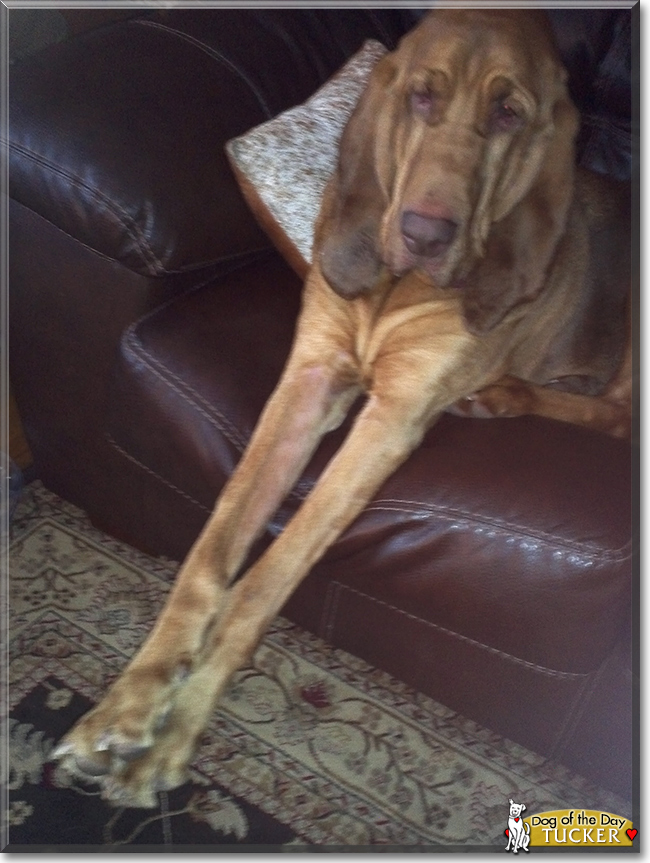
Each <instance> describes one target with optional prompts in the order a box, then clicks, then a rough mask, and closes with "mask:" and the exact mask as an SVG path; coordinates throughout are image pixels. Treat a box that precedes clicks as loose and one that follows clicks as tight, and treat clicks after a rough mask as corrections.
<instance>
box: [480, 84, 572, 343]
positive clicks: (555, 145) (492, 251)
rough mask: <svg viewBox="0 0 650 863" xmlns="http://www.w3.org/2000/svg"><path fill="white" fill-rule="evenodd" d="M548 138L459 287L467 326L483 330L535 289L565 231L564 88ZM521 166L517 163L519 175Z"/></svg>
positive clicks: (568, 170) (567, 147) (568, 147)
mask: <svg viewBox="0 0 650 863" xmlns="http://www.w3.org/2000/svg"><path fill="white" fill-rule="evenodd" d="M552 119H553V127H552V128H553V131H552V135H551V137H550V140H547V141H545V142H544V141H540V142H538V144H536V145H535V146H536V147H538V148H542V149H541V150H538V153H539V154H540V155H541V159H540V156H539V155H537V154H534V153H528V154H527V158H526V162H527V163H528V169H530V165H531V164H534V162H535V156H536V155H537V161H541V165H540V167H539V168H538V169H537V166H535V168H536V176H535V178H534V180H533V181H532V184H531V186H530V188H529V189H528V191H526V192H524V194H523V197H522V198H521V200H519V202H518V203H515V204H514V206H513V207H512V208H511V209H510V210H509V212H507V213H506V215H504V216H503V217H501V218H499V219H498V221H495V222H494V224H493V225H492V226H491V229H490V232H489V234H488V237H487V241H486V244H485V254H484V255H483V257H482V258H481V259H480V260H479V262H478V263H477V265H476V266H475V267H474V269H473V270H472V271H470V273H469V275H468V277H467V279H466V280H465V283H464V287H463V312H464V316H465V321H466V324H467V326H468V328H469V330H470V331H471V332H473V333H476V334H481V333H486V332H489V331H490V330H492V329H493V328H494V327H495V326H497V324H499V323H500V322H501V321H502V320H503V318H504V317H505V316H506V315H507V313H508V312H509V311H510V310H511V309H513V308H514V307H515V306H518V305H519V304H520V303H523V302H527V301H530V300H533V299H534V298H535V297H536V296H537V295H538V294H539V292H540V291H541V289H542V287H543V286H544V282H545V280H546V276H547V271H548V268H549V266H550V264H551V262H552V260H553V256H554V254H555V251H556V248H557V245H558V243H559V241H560V239H561V237H562V234H563V233H564V231H565V228H566V223H567V217H568V213H569V208H570V206H571V201H572V198H573V178H574V159H575V156H574V140H575V135H576V132H577V128H578V114H577V111H576V109H575V107H574V106H573V103H572V102H571V101H570V99H569V98H568V96H566V94H563V95H562V96H561V97H560V98H559V99H558V101H557V102H556V104H555V106H554V108H553V118H552ZM526 172H527V169H526V168H525V167H524V168H523V169H522V175H525V173H526Z"/></svg>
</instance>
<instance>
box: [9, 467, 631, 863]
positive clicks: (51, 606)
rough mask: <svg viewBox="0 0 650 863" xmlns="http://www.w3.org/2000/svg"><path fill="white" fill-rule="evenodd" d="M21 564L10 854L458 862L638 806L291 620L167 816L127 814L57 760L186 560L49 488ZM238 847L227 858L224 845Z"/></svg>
mask: <svg viewBox="0 0 650 863" xmlns="http://www.w3.org/2000/svg"><path fill="white" fill-rule="evenodd" d="M10 540H11V544H10V551H9V574H10V579H9V582H10V583H9V590H10V602H9V645H10V648H9V650H10V655H9V660H10V663H9V700H10V705H9V706H10V710H11V713H10V719H9V726H8V737H9V744H10V746H9V748H10V764H9V775H8V777H5V784H6V787H7V788H8V789H9V812H8V821H9V842H10V845H9V846H8V849H7V850H13V849H14V848H15V849H16V850H29V847H30V846H35V845H38V846H41V847H42V848H43V846H46V847H47V849H50V850H60V849H61V848H63V847H66V848H70V849H72V850H75V849H80V848H82V847H84V846H87V847H88V848H91V847H94V848H97V849H98V850H107V848H109V847H111V846H113V847H116V848H120V849H125V848H130V847H132V848H133V849H134V850H141V851H145V850H151V849H158V848H159V849H163V850H164V849H167V850H171V849H173V850H183V849H194V850H210V849H212V848H214V847H215V846H216V845H220V846H231V847H233V848H238V849H239V850H245V848H247V847H250V849H251V850H263V849H265V848H266V849H268V850H287V851H291V850H301V849H304V848H309V847H310V846H330V847H331V850H334V849H337V850H338V849H340V848H342V847H345V848H348V849H349V850H355V849H357V850H362V849H364V848H367V847H377V849H378V850H380V848H381V849H382V850H391V849H395V850H405V851H408V850H412V851H418V850H423V849H424V850H426V849H427V848H431V849H432V850H443V849H442V848H441V846H445V848H446V849H447V850H452V848H454V847H456V848H458V849H459V850H461V849H463V850H468V849H469V848H470V847H492V848H494V849H495V850H498V849H499V846H501V845H503V844H504V834H503V831H504V827H505V824H506V818H507V804H508V798H509V797H513V798H514V799H516V800H522V801H525V802H526V805H527V808H528V812H535V811H538V812H539V811H547V810H551V809H561V808H569V807H572V806H576V807H577V806H580V807H583V808H593V809H604V810H607V811H611V812H617V813H620V814H625V815H628V816H629V815H630V813H628V809H629V804H627V803H626V802H624V801H622V800H619V799H618V798H616V797H615V796H614V795H612V794H610V793H609V792H606V791H602V790H599V789H597V788H595V787H594V786H593V785H591V784H590V783H588V782H587V781H585V780H583V779H581V778H580V777H577V776H574V775H571V774H570V773H568V771H566V770H565V769H564V768H562V767H560V766H558V765H553V764H549V763H548V762H546V761H545V760H544V759H542V758H541V757H540V756H538V755H535V754H533V753H531V752H528V751H527V750H525V749H523V748H522V747H520V746H517V745H515V744H513V743H510V742H508V741H505V740H503V739H502V738H500V737H498V736H497V735H495V734H493V733H491V732H489V731H487V730H485V729H483V728H480V727H479V726H477V725H476V724H475V723H473V722H470V721H469V720H466V719H463V718H462V717H461V716H459V715H458V714H455V713H453V712H452V711H450V710H448V709H447V708H446V707H443V706H442V705H440V704H438V703H436V702H435V701H433V700H432V699H430V698H427V697H425V696H423V695H421V694H419V693H417V692H415V691H413V690H412V689H410V688H409V687H407V686H406V685H405V684H403V683H400V682H399V681H397V680H395V679H393V678H391V677H390V676H388V675H387V674H385V673H383V672H380V671H377V670H376V669H373V668H371V667H370V666H368V665H367V664H366V663H365V662H363V661H361V660H359V659H357V658H355V657H353V656H351V655H349V654H346V653H344V652H343V651H340V650H334V649H332V648H331V647H329V646H328V645H327V644H325V643H324V642H323V641H321V640H320V639H318V638H316V637H315V636H313V635H311V634H309V633H307V632H305V631H304V630H301V629H300V628H299V627H297V626H295V625H293V624H291V623H289V622H288V621H287V620H284V619H282V618H278V619H277V621H276V622H275V623H274V625H273V627H272V628H271V630H270V632H269V633H268V635H267V637H266V638H265V640H264V642H263V643H262V645H261V646H260V648H259V649H258V651H257V653H256V655H255V657H254V660H253V665H252V666H251V667H249V668H246V669H244V670H243V671H241V672H240V673H239V674H238V675H237V676H236V678H235V679H234V681H233V683H232V684H231V686H230V688H229V690H228V692H227V695H226V697H225V698H224V700H223V701H222V703H221V704H220V707H219V709H218V711H217V712H216V713H215V715H214V717H213V719H212V722H211V724H210V726H209V728H208V730H207V732H206V734H205V736H204V739H203V742H202V746H201V748H200V750H199V753H198V755H197V758H196V760H195V762H194V764H193V766H192V771H191V774H192V782H191V783H190V784H187V785H185V786H183V787H182V788H178V789H176V790H174V791H171V792H161V793H160V795H159V808H158V809H157V810H143V809H120V808H117V809H113V808H110V807H109V806H107V805H106V804H105V803H104V802H103V801H102V800H101V799H100V798H99V794H98V790H97V788H96V787H95V786H92V785H88V786H85V785H82V784H80V783H79V782H78V781H76V780H72V779H71V778H70V777H69V776H67V775H66V774H65V773H64V772H63V771H62V770H61V769H60V768H58V767H57V765H56V764H53V763H51V762H49V761H48V757H49V753H50V752H51V750H52V748H53V747H54V745H55V743H56V741H57V740H58V739H59V738H60V737H61V736H62V735H63V734H64V733H65V731H66V730H67V729H68V728H69V727H70V726H71V725H72V724H73V722H74V721H75V719H76V718H77V717H78V716H80V715H81V714H82V713H84V712H85V711H86V710H88V708H89V707H91V706H92V704H93V703H95V701H96V700H97V699H98V698H99V697H100V696H101V694H102V693H103V691H104V690H105V689H106V687H107V686H108V684H109V683H110V682H111V681H112V680H113V679H114V678H115V677H116V676H117V674H118V673H119V671H120V669H121V668H122V667H123V666H124V665H125V664H126V662H127V660H128V658H129V657H130V656H131V655H132V653H133V652H134V651H135V649H136V648H137V646H138V645H139V644H140V643H141V642H142V641H143V639H144V637H145V635H146V633H147V631H148V629H149V627H150V626H151V624H152V622H153V620H154V618H155V616H156V614H157V613H158V611H159V609H160V608H161V607H162V604H163V602H164V599H165V596H166V594H167V591H168V590H169V586H170V584H171V583H172V581H173V578H174V573H175V571H176V569H177V566H178V565H177V564H176V563H174V562H172V561H168V560H162V559H153V558H150V557H147V556H145V555H143V554H141V553H140V552H137V551H135V550H134V549H132V548H129V547H128V546H125V545H123V544H121V543H119V542H117V541H116V540H113V539H111V538H110V537H107V536H106V535H104V534H102V533H100V532H99V531H97V530H96V529H95V528H93V527H92V526H91V525H90V523H89V522H88V520H87V519H86V517H85V516H84V515H83V513H81V512H80V511H79V510H78V509H76V508H75V507H73V506H71V505H70V504H68V503H65V502H64V501H62V500H60V499H59V498H57V497H56V496H55V495H53V494H52V493H51V492H49V491H47V490H46V489H45V488H43V486H41V485H40V484H39V483H33V484H32V485H31V486H29V487H28V488H27V489H26V490H25V492H24V495H23V499H22V501H21V502H20V504H19V506H18V508H17V510H16V513H15V516H14V519H13V523H12V529H11V538H10ZM224 850H225V849H224Z"/></svg>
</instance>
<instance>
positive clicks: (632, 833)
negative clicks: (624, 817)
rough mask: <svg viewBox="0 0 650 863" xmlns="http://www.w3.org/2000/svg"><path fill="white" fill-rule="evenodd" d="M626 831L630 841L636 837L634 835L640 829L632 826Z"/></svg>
mask: <svg viewBox="0 0 650 863" xmlns="http://www.w3.org/2000/svg"><path fill="white" fill-rule="evenodd" d="M625 832H626V833H627V835H628V838H629V840H630V842H631V841H632V840H633V839H634V837H635V836H636V834H637V833H638V832H639V831H638V830H634V828H633V827H630V829H629V830H626V831H625Z"/></svg>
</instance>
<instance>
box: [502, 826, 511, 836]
mask: <svg viewBox="0 0 650 863" xmlns="http://www.w3.org/2000/svg"><path fill="white" fill-rule="evenodd" d="M503 832H504V833H505V834H506V836H510V831H509V830H508V828H507V827H506V829H505V830H504V831H503Z"/></svg>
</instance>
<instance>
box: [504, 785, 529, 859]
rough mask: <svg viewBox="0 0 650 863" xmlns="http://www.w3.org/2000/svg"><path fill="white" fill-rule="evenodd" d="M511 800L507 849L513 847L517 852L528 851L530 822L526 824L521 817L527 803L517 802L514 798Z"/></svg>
mask: <svg viewBox="0 0 650 863" xmlns="http://www.w3.org/2000/svg"><path fill="white" fill-rule="evenodd" d="M509 802H510V814H509V816H508V844H507V845H506V851H510V848H512V850H513V852H514V853H515V854H516V853H517V852H518V851H520V850H522V851H526V852H527V851H528V845H529V843H530V827H529V826H528V824H524V822H523V821H522V818H521V813H522V812H523V811H524V809H525V808H526V804H525V803H515V801H514V800H513V799H512V798H510V801H509Z"/></svg>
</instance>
